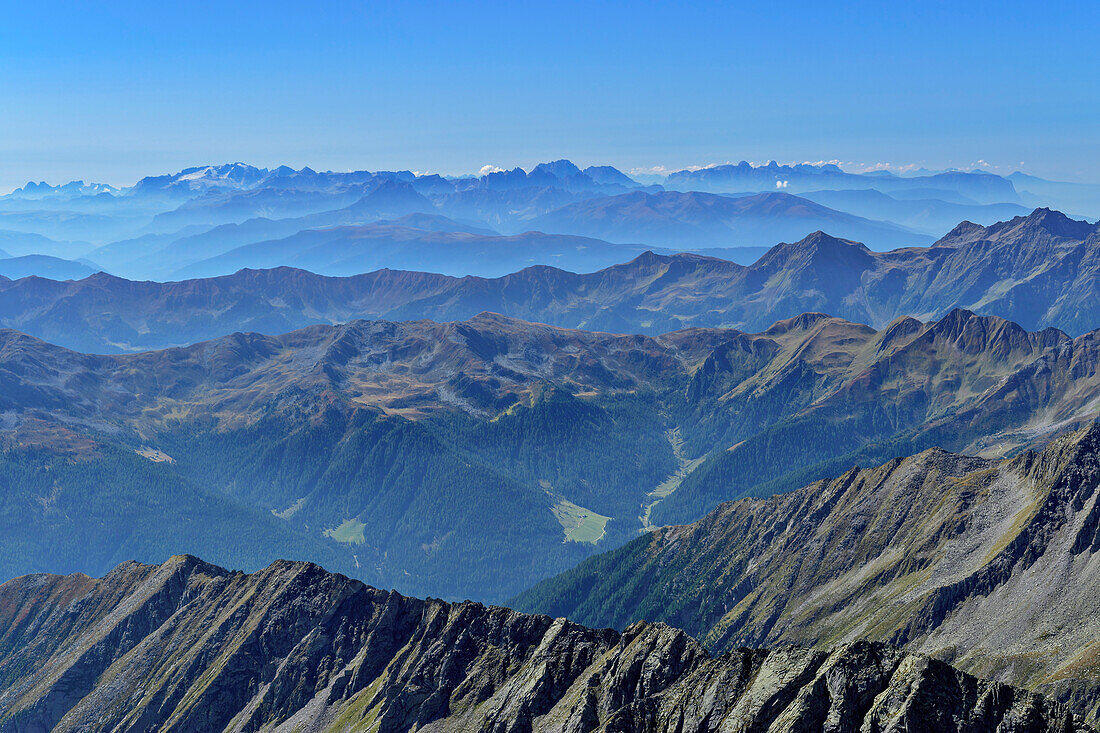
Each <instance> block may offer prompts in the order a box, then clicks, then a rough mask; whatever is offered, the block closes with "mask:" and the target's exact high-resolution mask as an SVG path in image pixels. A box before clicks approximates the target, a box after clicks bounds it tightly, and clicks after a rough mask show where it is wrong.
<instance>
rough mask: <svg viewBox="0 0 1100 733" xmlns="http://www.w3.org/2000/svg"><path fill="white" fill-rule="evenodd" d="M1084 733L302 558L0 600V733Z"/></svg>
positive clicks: (987, 692) (958, 685)
mask: <svg viewBox="0 0 1100 733" xmlns="http://www.w3.org/2000/svg"><path fill="white" fill-rule="evenodd" d="M120 729H124V730H142V729H156V730H166V731H168V730H172V731H175V730H180V731H182V730H204V731H218V730H233V731H243V730H261V729H262V730H287V731H290V730H311V731H351V730H356V731H358V730H362V731H383V732H387V733H388V732H390V731H412V730H433V731H470V730H492V731H509V732H515V733H521V732H523V731H562V732H566V731H568V732H573V731H576V732H577V733H582V732H585V731H596V730H601V731H668V730H676V731H683V732H684V733H695V732H702V731H719V730H759V731H764V730H767V731H775V732H777V733H778V732H780V731H791V732H793V731H805V730H874V731H883V732H886V731H898V732H899V733H900V732H901V731H912V730H922V731H936V732H938V731H968V732H970V731H972V732H973V733H980V732H983V731H990V730H995V729H996V730H1002V731H1020V732H1031V731H1035V732H1036V733H1039V732H1041V731H1048V732H1051V733H1071V732H1072V731H1085V730H1090V729H1089V728H1087V726H1086V725H1085V724H1084V723H1082V722H1081V720H1080V719H1079V718H1075V717H1074V716H1073V715H1072V714H1071V713H1070V712H1069V710H1068V709H1067V708H1066V707H1065V706H1063V705H1060V704H1057V703H1053V702H1050V701H1048V700H1046V699H1044V698H1042V697H1040V696H1038V695H1035V694H1033V693H1030V692H1024V691H1021V690H1016V689H1013V688H1011V687H1008V686H1006V685H1002V684H998V683H996V682H987V681H984V680H979V679H976V678H974V677H971V676H969V675H966V674H963V673H961V672H958V671H956V670H955V669H952V668H951V667H949V666H948V665H946V664H944V663H942V662H937V661H935V660H931V659H929V658H927V657H923V656H920V655H914V654H909V653H904V652H901V651H898V650H897V649H895V648H893V647H890V646H888V645H885V644H871V643H865V642H861V643H853V644H847V645H843V646H840V647H838V648H837V649H836V650H834V651H831V652H824V651H815V650H810V649H803V648H782V649H776V650H772V651H765V650H753V649H738V650H735V651H733V652H730V653H728V654H725V655H722V656H719V657H711V656H710V655H708V654H707V652H706V651H705V650H704V649H703V647H702V646H700V645H699V644H698V643H696V642H695V641H694V640H692V639H691V638H690V637H688V636H687V635H686V634H684V633H683V632H682V631H678V630H675V629H672V628H669V627H667V626H664V625H662V624H647V623H638V624H634V625H632V626H631V627H630V628H629V629H627V630H626V631H625V632H624V633H621V634H620V633H618V632H615V631H612V630H610V629H604V630H601V631H597V630H593V629H587V628H584V627H582V626H578V625H576V624H573V623H570V622H568V621H565V620H564V619H556V620H555V619H551V618H549V617H547V616H529V615H525V614H521V613H516V612H514V611H510V610H508V609H505V608H491V607H490V608H487V607H485V606H482V605H480V604H475V603H468V602H467V603H461V604H448V603H444V602H442V601H435V600H428V601H421V600H417V599H413V598H405V597H403V596H400V595H398V594H396V593H392V592H384V591H379V590H375V589H373V588H370V587H368V586H365V585H363V584H362V583H359V582H357V581H355V580H350V579H348V578H346V577H343V576H340V575H331V574H328V573H326V572H324V571H323V570H321V569H320V568H319V567H317V566H315V565H311V564H306V563H290V562H277V563H275V564H273V565H271V566H270V567H268V568H266V569H264V570H262V571H260V572H257V573H255V574H253V575H244V574H242V573H239V572H229V571H226V570H223V569H221V568H219V567H216V566H213V565H209V564H206V563H204V562H202V561H200V560H197V559H195V558H193V557H186V556H184V557H174V558H171V559H170V560H169V561H167V562H166V563H164V564H163V565H161V566H159V567H156V566H148V565H139V564H137V563H125V564H123V565H120V566H119V567H117V568H116V569H115V570H113V571H112V572H111V573H109V574H108V575H107V576H106V577H104V578H103V579H101V580H93V579H90V578H88V577H87V576H83V575H70V576H67V577H63V576H56V575H54V576H43V575H37V576H27V577H23V578H19V579H16V580H13V581H10V582H8V583H6V584H4V585H3V586H0V731H3V732H4V733H8V732H9V731H10V732H14V731H32V730H55V731H108V730H120Z"/></svg>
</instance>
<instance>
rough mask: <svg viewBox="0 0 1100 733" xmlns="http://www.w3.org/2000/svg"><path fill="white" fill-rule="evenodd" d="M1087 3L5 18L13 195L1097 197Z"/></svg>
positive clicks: (278, 5)
mask: <svg viewBox="0 0 1100 733" xmlns="http://www.w3.org/2000/svg"><path fill="white" fill-rule="evenodd" d="M1098 8H1100V4H1098V3H1092V2H1088V3H1086V2H1081V3H1059V2H1045V3H1035V2H1030V3H1022V2H1020V3H1017V2H1002V3H987V2H969V3H958V2H950V3H948V2H943V3H939V2H920V3H893V2H891V3H844V4H830V3H819V2H802V1H801V0H791V1H790V2H771V3H760V2H753V3H745V4H738V3H721V4H711V3H702V2H694V3H645V2H635V3H570V2H555V3H548V2H547V3H537V4H536V3H523V2H508V3H467V2H447V3H432V2H425V3H304V2H295V3H283V2H271V1H268V2H263V3H260V2H238V3H205V2H190V3H186V4H184V3H172V2H165V3H149V2H142V3H129V2H114V3H54V2H48V1H40V2H35V3H28V2H19V3H14V2H8V1H7V0H0V11H2V15H0V17H2V22H0V188H4V189H10V188H11V187H13V186H15V185H20V184H22V183H23V182H25V181H26V180H28V179H31V178H33V179H36V180H38V179H46V180H48V181H50V182H60V181H65V180H69V179H72V178H84V179H86V180H96V181H106V182H109V183H114V184H129V183H132V182H133V181H134V180H136V179H137V178H139V177H140V176H142V175H146V174H154V173H160V172H166V171H170V170H178V169H180V168H182V167H185V166H188V165H194V164H200V163H213V162H225V161H234V160H242V161H245V162H251V163H254V164H257V165H267V166H273V165H278V164H281V163H286V164H289V165H293V166H295V167H300V166H302V165H310V166H312V167H314V168H318V169H334V170H346V169H350V168H366V169H371V170H378V169H392V168H398V167H400V168H409V169H412V170H421V171H432V172H440V173H461V172H467V171H476V170H477V169H479V168H480V167H481V166H483V165H499V166H508V167H510V166H513V165H521V166H525V167H529V166H530V165H532V164H534V163H536V162H539V161H541V160H546V159H552V158H558V157H568V158H571V159H573V160H574V161H575V162H577V163H579V164H581V165H586V164H592V163H610V164H613V165H617V166H618V167H620V168H623V169H625V170H629V169H633V168H650V167H653V166H665V167H667V168H670V169H675V168H679V167H684V166H688V165H703V164H708V163H715V162H724V161H727V160H728V161H734V162H736V161H738V160H741V159H746V160H750V161H767V160H769V159H777V160H780V161H783V162H788V161H804V160H810V161H816V160H834V159H835V160H839V161H842V162H844V163H850V164H868V165H869V164H875V163H890V164H892V165H903V164H921V165H926V166H928V167H946V166H956V167H967V168H969V167H971V166H973V165H974V164H976V163H978V161H985V162H986V163H987V164H988V165H989V166H991V169H993V170H995V171H997V172H1003V173H1008V172H1011V171H1012V170H1015V169H1018V168H1022V169H1024V170H1027V171H1029V172H1033V173H1036V174H1039V175H1044V176H1047V177H1053V178H1060V179H1065V180H1086V181H1100V63H1098V62H1097V60H1096V58H1095V46H1096V38H1095V34H1096V30H1097V28H1098V27H1100V22H1098V21H1100V10H1098Z"/></svg>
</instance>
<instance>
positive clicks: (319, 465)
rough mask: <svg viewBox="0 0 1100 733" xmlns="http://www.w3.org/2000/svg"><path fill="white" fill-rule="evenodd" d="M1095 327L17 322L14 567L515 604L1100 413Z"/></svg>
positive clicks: (4, 436)
mask: <svg viewBox="0 0 1100 733" xmlns="http://www.w3.org/2000/svg"><path fill="white" fill-rule="evenodd" d="M1097 333H1098V332H1090V333H1088V334H1085V335H1082V336H1080V337H1078V338H1076V339H1071V338H1070V337H1069V336H1067V335H1065V334H1064V333H1062V332H1059V331H1056V330H1054V329H1047V330H1044V331H1040V332H1027V331H1025V330H1024V329H1022V328H1020V327H1019V326H1017V325H1015V324H1013V323H1011V322H1007V321H1004V320H1002V319H998V318H995V317H990V316H985V317H981V316H976V315H974V314H972V313H969V312H966V311H953V312H952V313H950V314H949V315H948V316H946V317H944V318H943V319H941V320H939V321H936V322H930V323H920V322H919V321H916V320H915V319H911V318H901V319H898V320H897V321H895V322H893V323H892V324H890V325H889V326H888V327H887V328H884V329H882V330H880V331H875V330H874V329H872V328H870V327H867V326H863V325H860V324H855V323H851V322H848V321H844V320H841V319H836V318H831V317H828V316H824V315H822V314H805V315H802V316H798V317H796V318H794V319H788V320H785V321H780V322H778V323H776V324H775V325H773V326H772V327H770V328H769V329H767V330H766V331H764V332H762V333H755V334H753V333H745V332H741V331H734V330H729V329H699V328H695V329H686V330H681V331H677V332H673V333H668V334H665V335H662V336H659V337H646V336H616V335H612V334H604V333H594V332H585V331H575V330H568V329H560V328H555V327H552V326H546V325H539V324H532V323H527V322H524V321H518V320H515V319H510V318H506V317H503V316H499V315H494V314H483V315H480V316H478V317H475V318H473V319H470V320H468V321H464V322H453V323H443V324H439V323H434V322H430V321H409V322H386V321H374V322H372V321H353V322H350V323H348V324H345V325H341V326H311V327H308V328H305V329H302V330H299V331H294V332H291V333H289V334H285V335H283V336H262V335H259V334H234V335H232V336H227V337H222V338H220V339H217V340H214V341H209V342H203V343H200V344H196V345H193V346H189V347H185V348H175V349H168V350H164V351H152V352H144V353H141V354H134V355H125V356H90V355H85V354H79V353H76V352H72V351H68V350H66V349H62V348H60V347H57V346H52V345H50V344H48V343H46V342H43V341H40V340H37V339H35V338H33V337H29V336H26V335H24V334H20V333H18V332H15V331H4V332H0V337H2V338H0V414H2V415H3V423H2V426H3V430H2V431H0V440H3V447H4V450H3V451H2V452H0V474H2V476H3V477H4V478H3V480H4V481H5V482H7V483H8V485H10V486H13V487H17V490H16V491H13V492H10V493H9V494H7V495H6V496H5V497H4V502H5V503H4V513H3V515H2V516H3V526H2V530H3V532H4V533H5V534H6V535H7V536H8V537H9V538H12V540H11V542H10V543H9V545H8V546H7V548H6V551H5V554H4V555H3V556H2V557H0V575H8V576H11V575H15V574H19V573H23V572H31V571H53V572H73V571H78V570H79V571H83V572H91V573H101V572H105V571H106V570H107V569H108V568H109V567H111V566H112V565H113V564H115V563H116V562H118V561H119V558H120V557H121V558H126V557H134V558H137V559H141V560H146V561H158V562H159V561H162V560H163V559H164V558H165V557H167V554H165V548H166V546H168V545H172V544H174V545H175V546H177V547H179V548H180V549H186V550H187V551H190V552H196V553H202V554H204V555H206V556H208V557H211V558H212V559H214V560H216V561H218V562H222V563H228V564H231V565H235V566H239V567H247V568H256V567H259V566H260V564H262V563H264V562H267V561H270V560H272V559H275V558H279V557H291V558H293V559H312V560H317V561H323V562H324V563H325V564H326V565H328V566H329V567H332V568H333V569H337V570H340V571H341V572H346V573H348V574H351V575H355V576H357V577H360V578H362V579H364V580H367V581H369V582H372V583H375V584H377V585H379V586H384V587H386V586H388V587H395V588H397V589H399V590H403V591H406V592H410V593H428V594H432V595H438V596H444V597H463V596H467V597H469V596H474V597H477V598H481V599H485V600H501V599H503V598H506V597H508V596H509V595H511V594H514V593H517V592H519V591H520V590H522V589H523V588H524V587H526V586H528V585H530V584H531V583H533V582H534V581H536V580H538V579H540V578H543V577H547V576H549V575H552V574H554V573H556V572H560V571H561V570H564V569H566V568H567V567H569V566H570V565H572V564H574V563H575V562H577V561H579V560H580V559H582V558H584V557H586V556H588V555H591V554H594V553H595V552H598V551H600V550H603V549H607V548H611V547H615V546H617V545H619V544H622V543H623V542H626V541H628V540H630V539H631V538H633V537H635V536H636V535H637V534H638V532H640V531H641V530H644V529H648V528H650V527H652V526H654V525H659V524H665V523H670V522H683V521H690V520H693V519H696V518H698V517H700V516H702V515H703V514H704V513H705V512H707V511H708V510H710V509H711V508H713V507H714V506H715V505H717V504H718V503H720V502H722V501H725V500H729V499H733V498H736V497H738V496H745V495H767V494H769V493H774V492H776V491H781V490H786V489H791V488H794V487H797V486H799V485H802V484H804V483H806V482H807V481H810V480H813V479H816V478H820V477H824V476H829V475H835V472H837V471H838V470H843V468H846V467H848V466H850V465H853V464H859V465H865V466H870V465H875V464H876V463H879V462H881V461H883V460H887V459H889V458H891V457H893V456H896V455H905V454H908V453H912V452H916V451H919V450H922V449H924V448H927V447H930V446H933V445H941V446H945V447H947V448H950V449H955V450H967V451H971V452H977V453H984V454H988V455H999V454H1005V453H1012V452H1015V451H1018V450H1021V449H1026V448H1028V447H1030V446H1035V445H1040V444H1042V443H1043V442H1044V441H1046V440H1049V439H1050V438H1051V437H1052V436H1054V435H1056V434H1057V433H1059V432H1061V431H1063V430H1066V429H1070V428H1072V427H1074V426H1077V425H1082V424H1085V423H1087V422H1088V421H1090V420H1092V419H1095V418H1096V416H1097V413H1098V412H1100V405H1097V404H1096V401H1095V400H1094V399H1093V398H1092V395H1094V394H1095V393H1096V390H1097V389H1098V385H1097V381H1098V380H1100V372H1098V366H1097V365H1098V364H1100V349H1098V347H1097ZM807 436H813V440H807ZM120 507H125V511H120V510H119V508H120ZM177 517H186V518H187V519H186V523H184V524H181V523H180V522H179V521H178V520H177V519H176V518H177ZM193 527H194V528H193ZM195 528H201V531H199V530H197V529H195ZM90 536H96V537H98V540H97V541H96V542H95V543H92V544H89V543H88V541H87V538H88V537H90ZM242 536H245V537H253V538H255V539H254V540H253V541H252V542H249V543H244V544H242V543H241V539H240V538H241V537H242ZM15 538H18V540H16V539H15Z"/></svg>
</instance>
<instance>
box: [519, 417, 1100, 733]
mask: <svg viewBox="0 0 1100 733" xmlns="http://www.w3.org/2000/svg"><path fill="white" fill-rule="evenodd" d="M1098 500H1100V425H1093V426H1090V427H1088V428H1085V429H1082V430H1081V431H1078V432H1075V433H1071V434H1068V435H1066V436H1064V437H1062V438H1060V439H1058V440H1056V441H1054V442H1052V443H1051V444H1050V445H1049V447H1047V448H1046V450H1044V451H1042V452H1039V453H1036V452H1032V451H1027V452H1024V453H1021V454H1020V455H1018V456H1016V457H1014V458H1012V459H1007V460H1001V461H989V460H983V459H980V458H973V457H967V456H960V455H956V454H952V453H947V452H945V451H942V450H939V449H933V450H928V451H925V452H923V453H920V454H918V455H915V456H911V457H908V458H898V459H895V460H893V461H890V462H889V463H886V464H885V465H882V466H878V467H876V468H870V469H852V470H850V471H848V472H846V473H844V474H843V475H841V476H839V477H837V478H835V479H830V480H823V481H819V482H817V483H814V484H811V485H809V486H807V487H805V488H803V489H801V490H799V491H795V492H793V493H790V494H784V495H779V496H775V497H772V498H770V499H767V500H742V501H738V502H734V503H729V504H723V505H722V506H720V507H719V508H718V509H716V510H715V511H714V512H712V513H711V514H709V515H707V516H706V517H705V518H704V519H701V520H699V521H698V522H696V523H694V524H690V525H687V526H674V527H665V528H662V529H660V530H657V531H655V532H653V533H652V534H649V535H647V536H645V537H643V538H640V539H638V540H636V541H635V542H633V543H631V544H629V545H627V546H625V547H623V548H621V549H619V550H617V551H614V552H612V553H609V554H606V555H601V556H598V557H595V558H592V559H590V560H588V561H586V562H585V563H582V564H581V565H580V566H579V567H577V568H575V569H573V570H570V571H568V572H567V573H565V574H563V575H562V576H560V577H558V578H555V579H551V580H549V581H546V582H545V583H543V584H541V585H540V586H537V587H536V588H534V589H533V590H531V591H529V592H528V593H526V594H524V595H522V596H521V597H520V598H519V599H517V602H516V605H517V607H518V608H520V609H524V610H532V609H537V610H540V611H544V612H548V613H553V614H560V615H565V616H568V617H570V618H572V619H574V620H577V621H578V622H580V623H587V624H595V625H604V624H612V625H615V626H619V627H623V626H625V625H626V624H628V623H630V622H631V621H633V620H635V619H640V618H649V619H658V620H662V621H665V622H668V623H671V624H674V625H678V626H680V627H682V628H684V629H687V630H688V631H689V633H692V634H695V635H697V636H698V637H699V638H700V639H703V640H704V643H706V644H707V646H708V647H709V648H712V649H717V650H723V649H731V648H734V647H737V646H739V645H742V644H748V645H766V646H771V645H777V644H818V645H824V646H832V645H837V644H843V643H845V642H847V641H851V640H853V639H877V640H883V641H889V642H891V643H894V644H899V645H903V646H905V647H906V648H907V649H909V650H911V651H919V652H922V653H927V654H931V655H933V656H936V657H939V658H942V659H945V660H947V661H949V662H951V663H952V664H955V665H956V666H958V667H960V668H961V669H964V670H967V671H969V672H971V673H972V674H977V675H981V676H985V677H992V678H995V679H999V680H1002V681H1005V682H1011V683H1012V684H1016V685H1023V686H1025V687H1028V688H1032V689H1037V690H1041V691H1043V692H1045V693H1046V694H1050V695H1053V696H1056V697H1058V698H1061V699H1063V700H1068V701H1072V703H1073V704H1074V705H1075V706H1076V707H1077V709H1078V710H1081V711H1083V712H1086V713H1088V714H1089V715H1091V716H1092V717H1095V716H1096V715H1097V712H1098V709H1100V665H1098V664H1097V654H1098V651H1100V646H1098V643H1097V638H1098V636H1097V634H1098V632H1100V617H1098V616H1097V614H1096V611H1095V598H1096V595H1097V593H1098V592H1100V580H1098V578H1100V552H1098V551H1100V534H1098V531H1097V527H1098V524H1100V521H1098V520H1100V503H1098Z"/></svg>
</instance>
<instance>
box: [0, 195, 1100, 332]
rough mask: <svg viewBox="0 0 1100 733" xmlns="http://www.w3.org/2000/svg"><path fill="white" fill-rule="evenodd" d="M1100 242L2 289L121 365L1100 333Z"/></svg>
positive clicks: (1027, 228)
mask: <svg viewBox="0 0 1100 733" xmlns="http://www.w3.org/2000/svg"><path fill="white" fill-rule="evenodd" d="M1098 283H1100V234H1098V233H1097V227H1096V226H1095V225H1091V224H1088V223H1087V222H1080V221H1074V220H1072V219H1068V218H1066V217H1065V216H1063V215H1062V214H1059V213H1058V212H1052V211H1048V210H1044V209H1039V210H1036V211H1035V212H1033V213H1032V214H1031V215H1029V216H1027V217H1017V218H1015V219H1012V220H1011V221H1007V222H1001V223H999V224H994V225H992V226H989V227H981V226H978V225H976V224H970V223H963V224H960V225H959V226H958V227H956V228H955V229H954V230H953V231H952V232H951V233H950V234H949V235H948V236H946V237H944V238H943V239H941V240H940V241H939V242H937V243H936V244H935V245H933V246H932V247H927V248H908V249H900V250H894V251H892V252H872V251H870V250H868V249H867V248H866V247H864V246H862V245H860V244H857V243H854V242H850V241H846V240H841V239H836V238H834V237H831V236H828V235H826V234H822V233H820V232H819V233H816V234H813V235H811V236H809V237H806V238H805V239H803V240H801V241H799V242H796V243H793V244H780V245H777V246H775V247H773V248H772V249H771V250H770V251H768V253H767V254H765V255H764V256H763V257H761V258H760V259H759V260H758V261H757V262H756V263H754V264H752V265H751V266H742V265H738V264H735V263H732V262H728V261H725V260H720V259H715V258H711V257H703V256H699V255H691V254H685V255H675V256H664V255H656V254H653V253H645V254H642V255H640V256H639V257H637V258H635V259H634V260H632V261H631V262H629V263H627V264H623V265H616V266H614V267H609V268H606V269H603V270H599V271H598V272H594V273H590V274H581V275H578V274H574V273H570V272H566V271H563V270H558V269H554V268H551V267H542V266H540V267H531V268H527V269H524V270H521V271H519V272H516V273H514V274H511V275H506V276H504V277H500V278H495V279H486V278H479V277H464V278H453V277H445V276H442V275H433V274H428V273H420V272H404V271H392V270H379V271H377V272H372V273H369V274H364V275H357V276H353V277H343V278H330V277H321V276H318V275H314V274H311V273H309V272H304V271H301V270H294V269H289V268H278V269H274V270H263V271H256V270H242V271H240V272H237V273H236V274H234V275H228V276H225V277H217V278H209V279H198V280H185V281H181V282H170V283H157V282H133V281H129V280H123V279H120V278H115V277H111V276H109V275H104V274H97V275H94V276H92V277H89V278H85V279H83V280H77V281H73V282H56V281H52V280H45V279H42V278H25V279H21V280H15V281H8V280H3V279H0V324H2V325H4V326H7V327H10V328H16V329H19V330H22V331H25V332H27V333H30V334H32V335H35V336H39V337H40V338H45V339H47V340H50V341H53V342H55V343H58V344H61V345H63V346H68V347H70V348H76V349H80V350H83V351H90V352H97V353H119V352H127V351H138V350H143V349H157V348H165V347H168V346H183V345H186V344H189V343H195V342H197V341H201V340H204V339H210V338H216V337H219V336H222V335H224V334H226V333H229V332H232V331H240V330H245V331H260V332H263V333H269V334H274V333H282V332H285V331H287V330H290V329H294V328H300V327H302V326H306V325H309V324H312V323H339V322H343V321H348V320H352V319H355V318H385V319H390V320H407V319H416V318H431V319H434V320H438V321H452V320H464V319H467V318H470V317H472V316H474V315H476V314H478V313H481V312H483V311H493V312H496V313H502V314H505V315H508V316H512V317H515V318H523V319H526V320H531V321H540V322H544V323H550V324H553V325H558V326H563V327H567V328H584V329H588V330H602V331H612V332H618V333H645V334H652V335H655V334H659V333H662V332H665V331H671V330H675V329H678V328H683V327H686V326H703V327H727V328H739V329H745V330H761V329H764V328H767V327H768V326H769V325H771V324H772V323H774V322H775V321H777V320H780V319H783V318H790V317H792V316H795V315H798V314H799V313H803V312H807V311H818V312H825V313H831V314H833V315H836V316H839V317H843V318H847V319H849V320H853V321H858V322H861V323H867V324H870V325H871V326H874V327H881V326H884V325H886V324H887V323H889V322H890V321H892V320H893V319H894V318H896V317H898V316H902V315H909V316H913V317H915V318H919V319H922V320H925V319H930V318H939V317H941V316H943V315H945V314H946V313H948V312H950V311H951V310H952V309H954V308H967V309H970V310H973V311H975V312H978V313H983V314H992V315H999V316H1002V317H1004V318H1008V319H1010V320H1013V321H1016V322H1018V323H1020V324H1021V325H1023V326H1024V327H1025V328H1029V329H1039V328H1046V327H1055V328H1059V329H1061V330H1063V331H1066V332H1068V333H1070V334H1074V335H1077V334H1080V333H1084V332H1086V331H1089V330H1091V329H1093V328H1096V327H1098V326H1100V285H1098Z"/></svg>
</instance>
